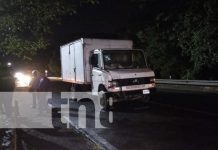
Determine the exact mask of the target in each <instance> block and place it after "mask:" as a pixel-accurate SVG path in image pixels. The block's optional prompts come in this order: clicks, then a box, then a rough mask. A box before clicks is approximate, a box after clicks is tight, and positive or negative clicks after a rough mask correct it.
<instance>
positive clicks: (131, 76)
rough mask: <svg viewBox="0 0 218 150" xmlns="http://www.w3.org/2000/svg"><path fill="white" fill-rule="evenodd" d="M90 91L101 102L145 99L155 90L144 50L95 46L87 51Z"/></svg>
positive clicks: (153, 75) (153, 79) (151, 72)
mask: <svg viewBox="0 0 218 150" xmlns="http://www.w3.org/2000/svg"><path fill="white" fill-rule="evenodd" d="M90 64H91V82H92V92H93V93H100V94H102V98H101V101H102V102H101V104H102V105H108V103H109V99H111V100H113V102H119V101H124V100H135V99H144V100H145V101H148V100H149V99H150V95H151V94H152V93H153V92H154V90H155V74H154V72H153V71H152V70H151V69H149V68H148V66H147V63H146V59H145V55H144V52H143V51H142V50H137V49H95V50H93V51H91V54H90Z"/></svg>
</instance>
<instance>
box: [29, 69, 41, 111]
mask: <svg viewBox="0 0 218 150" xmlns="http://www.w3.org/2000/svg"><path fill="white" fill-rule="evenodd" d="M32 75H33V78H32V80H31V82H30V85H29V91H30V92H33V93H32V95H33V105H32V108H36V101H37V97H38V96H37V93H36V92H38V88H39V81H40V76H39V73H38V71H37V70H33V71H32Z"/></svg>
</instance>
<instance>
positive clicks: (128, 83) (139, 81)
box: [115, 77, 151, 86]
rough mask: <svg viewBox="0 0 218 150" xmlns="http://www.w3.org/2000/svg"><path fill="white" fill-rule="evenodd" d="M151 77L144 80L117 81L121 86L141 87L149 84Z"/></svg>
mask: <svg viewBox="0 0 218 150" xmlns="http://www.w3.org/2000/svg"><path fill="white" fill-rule="evenodd" d="M150 78H151V77H143V78H130V79H119V80H115V81H117V82H118V85H119V86H128V85H140V84H149V83H151V82H150Z"/></svg>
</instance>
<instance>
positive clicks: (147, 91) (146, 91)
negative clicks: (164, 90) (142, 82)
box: [142, 89, 150, 94]
mask: <svg viewBox="0 0 218 150" xmlns="http://www.w3.org/2000/svg"><path fill="white" fill-rule="evenodd" d="M142 94H150V91H149V90H147V89H146V90H142Z"/></svg>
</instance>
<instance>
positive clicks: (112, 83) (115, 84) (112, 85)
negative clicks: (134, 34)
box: [108, 81, 118, 88]
mask: <svg viewBox="0 0 218 150" xmlns="http://www.w3.org/2000/svg"><path fill="white" fill-rule="evenodd" d="M117 86H118V82H117V81H109V82H108V87H109V88H110V87H117Z"/></svg>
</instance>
